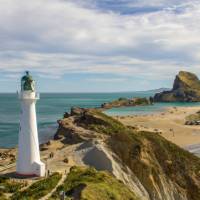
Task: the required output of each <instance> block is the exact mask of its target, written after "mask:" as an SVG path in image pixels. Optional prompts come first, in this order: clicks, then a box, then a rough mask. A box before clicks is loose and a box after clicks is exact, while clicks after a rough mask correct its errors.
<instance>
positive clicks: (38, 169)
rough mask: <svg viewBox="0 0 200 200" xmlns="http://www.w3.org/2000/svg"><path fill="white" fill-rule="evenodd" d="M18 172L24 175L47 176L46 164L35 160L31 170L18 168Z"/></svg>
mask: <svg viewBox="0 0 200 200" xmlns="http://www.w3.org/2000/svg"><path fill="white" fill-rule="evenodd" d="M17 174H18V175H22V176H39V177H43V176H45V164H44V163H43V162H41V161H39V162H34V163H33V164H32V165H31V170H30V171H27V170H23V169H17Z"/></svg>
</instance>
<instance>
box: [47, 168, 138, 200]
mask: <svg viewBox="0 0 200 200" xmlns="http://www.w3.org/2000/svg"><path fill="white" fill-rule="evenodd" d="M60 191H66V196H67V197H68V198H69V199H80V200H86V199H88V200H139V199H138V198H136V196H135V195H134V194H133V193H132V192H131V191H130V190H129V189H128V188H127V187H126V186H125V185H124V184H123V183H121V182H120V181H118V180H116V179H115V178H114V177H113V176H111V175H110V174H108V173H107V172H98V171H96V170H95V169H94V168H83V167H73V168H71V170H70V173H69V175H68V177H67V178H66V180H65V182H64V184H63V185H62V186H60V187H59V188H58V189H57V191H56V192H55V193H54V194H53V195H52V197H51V199H50V200H56V199H59V193H60Z"/></svg>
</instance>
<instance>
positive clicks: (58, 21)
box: [0, 0, 200, 82]
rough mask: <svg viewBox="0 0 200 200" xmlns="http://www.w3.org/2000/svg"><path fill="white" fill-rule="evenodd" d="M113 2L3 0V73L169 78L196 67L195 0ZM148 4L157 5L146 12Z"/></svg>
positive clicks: (199, 14)
mask: <svg viewBox="0 0 200 200" xmlns="http://www.w3.org/2000/svg"><path fill="white" fill-rule="evenodd" d="M100 2H101V3H100ZM112 3H114V2H113V1H108V0H107V1H97V0H96V1H94V0H88V1H80V0H76V1H75V0H73V1H70V0H69V1H66V0H34V1H32V2H31V3H30V1H26V0H2V1H1V7H0V43H1V46H0V71H1V72H3V73H4V74H6V76H7V77H10V78H12V74H14V73H20V72H21V71H24V70H25V69H27V68H28V69H31V70H32V71H34V72H35V73H38V74H40V76H41V77H46V78H57V79H59V78H62V76H63V75H64V74H70V73H71V74H76V73H83V74H110V75H112V74H114V75H116V76H120V77H119V78H116V79H114V80H116V81H117V80H118V81H119V80H125V79H126V77H133V78H134V77H136V76H143V77H144V79H146V80H147V81H148V80H149V82H150V81H152V80H155V79H157V80H162V79H168V78H169V76H170V75H172V74H175V73H176V72H177V71H178V70H180V69H186V70H190V71H194V72H198V64H199V61H200V56H199V55H200V54H199V51H200V38H199V34H200V5H199V3H198V2H197V1H193V0H190V1H187V0H185V1H182V0H176V1H174V0H173V1H172V0H171V1H166V0H153V1H146V0H142V1H139V0H135V1H130V0H118V1H115V4H114V5H112ZM119 5H124V7H123V9H122V11H123V12H120V11H121V10H120V6H119ZM113 6H114V7H113ZM139 7H140V11H142V12H140V14H138V13H137V12H136V11H137V9H138V8H139ZM147 7H148V8H152V7H159V9H157V10H151V12H149V11H150V10H148V11H147V10H146V8H147ZM133 8H134V11H135V12H130V10H131V9H133ZM141 8H144V9H143V10H141ZM126 9H128V14H124V11H125V10H126ZM125 13H126V12H125ZM9 73H10V74H11V75H10V76H8V75H7V74H9ZM99 80H100V79H99Z"/></svg>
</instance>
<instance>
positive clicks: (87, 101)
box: [0, 92, 200, 148]
mask: <svg viewBox="0 0 200 200" xmlns="http://www.w3.org/2000/svg"><path fill="white" fill-rule="evenodd" d="M153 95H154V94H153V93H152V92H126V93H125V92H124V93H73V94H72V93H66V94H58V93H51V94H50V93H42V94H40V100H39V101H38V102H37V107H36V109H37V119H38V132H39V139H40V142H41V143H43V142H46V141H48V140H49V139H51V138H52V137H53V135H54V134H55V132H56V129H57V120H58V119H60V118H62V116H63V114H64V112H69V111H70V109H71V107H73V106H78V107H84V108H91V107H99V106H100V105H101V104H102V103H105V102H109V101H112V100H114V99H117V98H120V97H127V98H131V97H149V96H153ZM197 105H199V106H200V103H156V104H155V105H153V106H140V107H126V108H114V109H111V110H107V111H106V113H107V114H108V115H133V114H137V115H140V114H148V113H153V112H161V111H163V110H164V108H166V107H169V106H197ZM19 109H20V103H19V100H18V99H17V94H0V147H5V148H9V147H15V146H16V145H17V143H18V127H19Z"/></svg>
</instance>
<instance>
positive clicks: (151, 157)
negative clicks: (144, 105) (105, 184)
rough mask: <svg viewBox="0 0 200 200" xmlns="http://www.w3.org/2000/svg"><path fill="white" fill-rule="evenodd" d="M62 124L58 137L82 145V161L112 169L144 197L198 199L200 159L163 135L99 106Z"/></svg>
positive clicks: (81, 111)
mask: <svg viewBox="0 0 200 200" xmlns="http://www.w3.org/2000/svg"><path fill="white" fill-rule="evenodd" d="M58 124H59V128H58V131H57V133H56V135H55V140H59V141H61V142H62V143H64V144H69V145H78V147H77V149H76V150H75V152H76V153H75V154H78V155H79V156H78V158H79V159H80V160H79V162H80V163H84V164H85V165H90V166H93V167H95V168H96V169H98V170H106V171H108V172H110V173H111V174H113V175H114V176H115V177H116V178H117V179H119V180H121V181H122V182H123V183H124V184H125V185H126V186H127V187H128V188H129V189H130V190H131V191H132V192H133V193H134V194H135V195H136V196H138V197H139V198H140V199H149V200H155V199H156V200H198V199H200V159H199V158H198V157H196V156H194V155H193V154H191V153H189V152H188V151H185V150H183V149H182V148H180V147H178V146H177V145H175V144H173V143H171V142H169V141H168V140H166V139H164V138H163V137H162V136H161V135H160V134H158V133H155V132H149V131H140V130H139V129H137V128H134V127H129V126H125V125H123V124H122V123H120V122H119V121H118V120H116V119H114V118H111V117H109V116H107V115H105V114H103V113H102V112H100V111H99V110H97V109H81V108H78V109H73V110H72V111H71V113H70V114H68V115H65V117H64V118H63V119H61V120H59V121H58ZM79 144H80V145H79ZM83 192H84V189H83Z"/></svg>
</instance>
